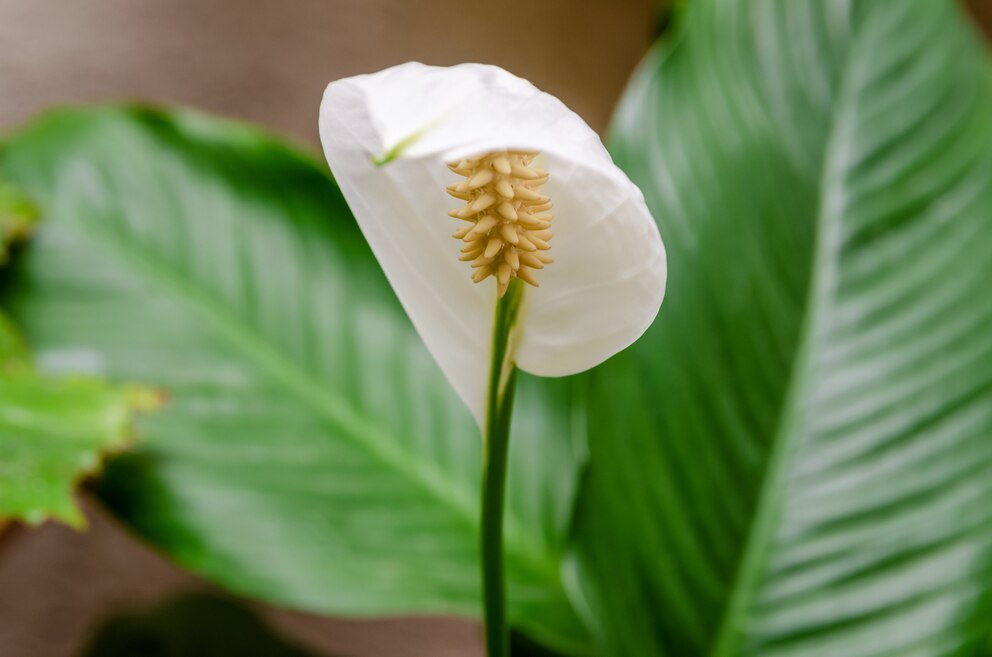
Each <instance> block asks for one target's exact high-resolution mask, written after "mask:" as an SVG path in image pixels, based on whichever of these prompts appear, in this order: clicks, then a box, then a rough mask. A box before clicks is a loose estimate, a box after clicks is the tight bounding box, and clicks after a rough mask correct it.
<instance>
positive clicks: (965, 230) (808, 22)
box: [576, 0, 992, 657]
mask: <svg viewBox="0 0 992 657" xmlns="http://www.w3.org/2000/svg"><path fill="white" fill-rule="evenodd" d="M683 18H684V20H683V21H682V23H681V24H680V26H679V27H678V29H677V32H676V33H674V34H672V35H671V36H669V37H668V39H667V42H666V43H664V44H663V45H661V46H660V47H658V48H656V49H655V51H654V52H652V54H651V55H650V56H649V58H648V60H647V61H646V62H645V64H644V65H643V67H642V69H641V70H640V71H639V73H638V74H637V76H636V78H635V80H634V82H633V84H632V86H631V88H630V90H629V91H628V92H627V94H626V97H625V98H624V100H623V102H622V106H621V108H620V111H619V114H618V117H617V120H616V123H615V125H614V134H613V139H612V150H613V152H614V155H615V156H616V157H617V159H618V161H619V162H620V164H621V166H623V167H624V168H625V169H626V170H627V172H628V173H629V174H630V175H631V176H632V178H633V179H634V181H635V182H637V183H638V184H639V186H640V187H641V188H642V189H643V190H644V192H645V195H646V197H647V199H648V203H649V205H650V206H651V208H652V211H653V213H654V214H655V216H656V218H657V219H658V221H659V223H660V226H661V232H662V236H663V237H664V239H665V241H666V245H667V247H668V250H669V257H670V279H669V280H670V282H669V288H668V297H667V299H666V301H665V305H664V307H663V308H662V311H661V314H660V316H659V318H658V321H657V322H656V323H655V325H654V327H653V328H652V329H651V330H650V331H649V333H648V334H647V335H646V336H645V337H644V338H643V339H642V340H641V341H640V342H638V343H637V344H636V345H635V346H634V347H633V348H632V349H630V350H628V351H627V352H625V353H623V354H621V355H620V356H619V357H617V358H614V359H613V360H612V361H611V362H610V363H609V364H608V365H607V366H605V367H603V368H600V369H598V370H596V371H595V372H594V373H593V375H592V376H591V377H590V378H589V385H590V386H591V390H590V399H591V400H592V401H593V404H592V406H591V416H590V418H589V427H590V453H591V457H590V463H591V470H590V472H589V479H588V487H586V488H584V489H583V493H582V495H581V498H580V503H579V508H578V512H577V514H576V517H577V518H578V523H579V526H578V538H577V563H578V564H579V566H580V571H581V572H582V573H584V575H585V577H584V578H583V581H584V582H586V583H587V584H588V583H589V582H594V583H595V585H592V586H587V587H586V589H585V590H586V594H587V596H588V601H589V604H590V605H591V606H592V613H591V617H596V618H597V623H598V624H597V627H596V633H597V635H598V637H599V640H600V641H601V644H602V646H603V649H602V652H603V654H610V655H624V656H631V657H644V656H645V655H665V656H669V657H691V656H694V655H711V656H713V657H730V656H732V655H748V656H751V655H753V656H758V655H760V656H761V657H784V656H787V655H788V656H790V657H791V656H795V657H799V656H803V657H841V656H842V657H869V656H870V657H882V656H891V657H897V656H898V657H914V656H920V657H932V656H937V655H972V656H974V655H986V654H989V650H990V645H992V644H990V636H992V633H990V628H992V77H990V69H989V64H988V61H987V56H986V54H985V52H984V50H983V47H982V45H981V44H980V43H979V41H978V39H977V38H976V36H975V35H974V34H973V33H972V31H971V29H970V28H969V26H968V25H967V24H966V21H965V19H964V18H963V17H962V16H961V15H959V13H958V8H957V7H956V5H955V4H954V3H951V2H946V1H940V2H938V1H935V0H899V1H898V2H857V1H855V2H839V1H838V2H834V1H827V0H761V1H752V0H699V1H696V2H691V3H687V8H686V11H685V15H684V17H683Z"/></svg>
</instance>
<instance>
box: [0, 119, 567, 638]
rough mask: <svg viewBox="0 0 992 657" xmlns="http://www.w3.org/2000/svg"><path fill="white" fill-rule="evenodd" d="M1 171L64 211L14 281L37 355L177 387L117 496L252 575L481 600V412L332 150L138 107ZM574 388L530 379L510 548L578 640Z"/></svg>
mask: <svg viewBox="0 0 992 657" xmlns="http://www.w3.org/2000/svg"><path fill="white" fill-rule="evenodd" d="M0 167H2V170H3V172H4V174H5V175H7V176H8V177H9V179H10V180H12V181H13V182H14V183H15V184H17V185H19V186H20V187H21V188H22V189H24V190H25V191H26V192H27V193H29V194H30V195H31V196H32V197H33V198H36V199H38V201H39V203H40V205H41V209H42V214H43V216H44V219H45V220H44V221H43V222H42V227H41V228H40V229H39V231H38V234H37V237H36V239H35V240H34V241H33V242H32V244H31V247H30V248H29V249H28V250H27V252H26V253H25V254H24V257H23V258H20V259H19V260H18V262H17V264H16V266H15V267H14V269H13V272H12V274H11V276H9V279H10V281H9V283H10V284H9V285H8V289H7V290H6V292H5V293H4V294H3V295H2V302H3V303H5V304H7V306H8V307H9V308H10V310H11V312H12V314H13V316H14V317H15V319H16V320H17V321H18V322H19V323H20V324H21V325H22V326H23V327H24V330H25V333H26V334H27V336H28V337H29V340H30V342H31V344H32V346H33V347H34V348H35V349H36V350H37V354H38V359H39V363H40V364H41V366H42V367H43V368H44V369H45V370H46V371H48V372H76V371H86V372H91V373H97V374H101V375H106V376H109V377H111V378H113V379H116V380H140V381H143V382H148V383H151V384H154V385H156V386H160V387H161V388H163V389H165V390H166V391H168V393H169V394H170V397H171V399H170V403H169V404H168V406H167V408H166V409H165V410H164V411H163V412H162V413H159V414H156V415H155V416H153V417H149V418H147V420H145V421H142V422H141V423H140V426H139V430H140V431H141V434H142V441H141V443H140V445H139V447H138V449H137V451H136V452H135V453H134V454H133V455H130V456H128V457H126V458H122V459H120V460H119V461H117V462H116V463H114V464H113V467H111V468H110V469H109V471H108V473H107V476H106V477H105V478H104V483H103V486H102V489H101V490H102V493H103V495H104V497H105V498H106V499H107V500H108V502H109V503H110V505H111V506H112V507H113V508H114V509H115V510H116V511H117V512H119V513H120V514H121V515H122V516H123V517H124V518H125V519H127V520H128V521H129V522H131V523H132V524H133V525H134V526H135V527H136V528H137V529H138V530H139V531H140V532H141V533H142V534H144V535H145V536H146V537H148V538H149V539H150V540H152V541H154V542H155V543H157V544H158V545H160V546H161V547H162V548H163V549H165V550H166V551H167V552H168V553H170V554H171V555H172V556H173V557H175V558H176V559H177V560H178V561H179V562H180V563H181V564H183V565H185V566H187V567H189V568H191V569H192V570H194V571H196V572H199V573H202V574H204V575H206V576H208V577H210V578H213V579H214V580H216V581H218V582H221V583H222V584H224V585H226V586H228V587H229V588H231V589H233V590H235V591H238V592H241V593H246V594H251V595H254V596H258V597H263V598H267V599H269V600H274V601H277V602H279V603H283V604H288V605H293V606H296V607H302V608H306V609H311V610H316V611H324V612H335V613H349V614H352V613H354V614H359V613H360V614H369V613H392V612H409V611H416V612H455V613H475V612H476V611H477V607H478V604H479V585H478V581H479V572H478V564H477V525H478V518H477V516H478V511H477V507H478V497H479V475H480V470H481V440H480V438H479V432H478V428H477V427H476V425H475V424H474V422H473V420H472V419H471V417H470V416H469V414H468V412H467V411H466V410H465V409H463V408H462V406H461V404H460V403H459V402H458V401H457V399H456V397H455V395H454V393H453V392H452V391H451V390H450V389H449V387H448V386H447V384H446V382H445V381H444V379H443V378H442V377H441V375H440V373H439V371H438V369H437V368H436V366H435V364H434V363H433V361H432V360H431V358H430V357H429V355H428V354H427V352H426V350H425V349H424V348H423V346H422V344H421V342H420V340H419V339H418V337H417V335H416V333H415V332H414V331H413V329H412V327H411V326H410V324H409V322H408V320H407V319H406V317H405V315H404V314H403V312H402V309H401V308H400V307H399V305H398V304H397V303H396V301H395V298H394V297H393V294H392V292H391V290H390V288H389V286H388V284H387V283H386V282H385V279H384V277H383V276H382V274H381V272H380V270H379V268H378V265H377V263H376V262H375V260H374V259H373V257H372V256H371V253H370V251H369V250H368V248H367V246H366V244H365V242H364V240H363V238H362V236H361V234H360V233H359V231H358V230H357V228H356V226H355V224H354V222H353V220H352V218H351V216H350V214H349V212H348V210H347V207H346V206H345V204H344V201H343V200H342V197H341V195H340V193H339V192H338V191H337V189H336V187H335V185H334V184H333V183H332V182H331V180H330V179H329V178H328V176H327V175H326V173H325V172H324V170H323V168H322V167H320V166H318V165H316V164H315V163H314V162H313V161H311V160H310V159H309V158H308V157H304V156H301V155H299V154H298V153H296V152H294V151H293V150H291V149H289V148H287V147H285V146H283V145H281V144H279V143H278V142H277V141H276V140H274V139H271V138H269V137H267V136H264V135H262V134H259V133H258V132H257V131H255V130H253V129H250V128H248V127H245V126H240V125H236V124H231V123H226V122H221V121H218V120H214V119H209V118H206V117H203V116H200V115H196V114H192V113H186V112H179V113H175V114H165V113H161V112H157V111H152V110H142V109H108V110H95V111H78V112H62V113H57V114H51V115H48V116H47V117H45V118H43V119H41V120H39V121H38V122H36V123H35V124H34V125H32V126H30V127H29V128H27V129H25V130H24V131H22V132H20V133H18V134H17V135H16V136H15V137H14V138H12V139H11V140H10V141H9V142H8V143H7V145H6V147H5V149H4V152H3V155H2V159H0ZM439 191H443V190H439ZM396 219H397V220H402V218H401V217H397V218H396ZM438 220H439V221H443V220H444V218H443V217H440V218H439V219H438ZM568 385H569V383H568V382H563V383H562V384H561V386H559V387H557V388H555V389H552V390H551V391H550V392H546V391H545V390H544V389H543V388H541V389H540V390H539V389H538V388H537V387H535V386H534V385H532V383H531V382H525V386H524V388H523V390H522V391H521V394H520V395H519V399H520V403H521V409H522V413H523V416H522V422H520V423H518V431H517V432H516V435H515V444H514V451H513V463H512V464H511V470H512V472H513V475H512V477H511V483H510V486H511V490H510V494H509V495H510V500H509V509H508V517H507V537H506V550H507V560H508V568H509V573H510V597H511V599H512V601H513V606H512V609H511V612H510V613H511V617H512V619H513V622H514V623H515V624H516V625H517V626H518V627H522V628H524V629H526V630H527V631H529V632H530V633H531V634H532V635H533V636H536V637H539V638H540V639H542V640H543V641H545V642H548V643H551V644H554V645H556V646H558V647H561V648H563V649H570V648H575V649H578V647H579V646H581V645H582V641H583V629H582V627H581V625H580V624H579V623H578V620H577V619H576V617H575V615H574V613H573V612H572V610H571V607H570V605H569V603H568V601H567V598H566V595H565V593H564V591H563V585H562V581H561V575H560V561H559V555H560V553H561V551H562V550H563V545H562V544H563V536H564V531H565V528H566V526H567V520H568V518H569V513H570V509H571V507H572V496H573V492H574V488H575V482H576V472H577V469H578V465H577V464H578V462H579V461H580V459H581V456H582V453H583V452H582V445H581V444H580V443H575V444H573V441H572V437H571V432H569V431H555V432H552V431H549V430H547V429H546V426H545V424H543V423H546V422H550V421H552V420H557V418H556V417H555V414H556V413H561V414H562V419H561V422H558V424H561V423H564V424H563V425H562V426H566V427H567V421H568V418H569V417H570V411H569V405H568V404H569V401H568V389H567V388H568ZM528 408H529V409H530V411H531V412H529V411H528ZM538 409H540V410H541V412H533V411H536V410H538ZM545 418H547V419H545Z"/></svg>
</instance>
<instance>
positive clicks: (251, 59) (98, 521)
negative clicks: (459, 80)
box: [0, 0, 992, 657]
mask: <svg viewBox="0 0 992 657" xmlns="http://www.w3.org/2000/svg"><path fill="white" fill-rule="evenodd" d="M658 5H659V3H658V2H656V0H571V1H570V0H501V2H499V3H470V2H465V1H464V0H351V1H349V0H283V1H282V2H268V1H266V0H199V1H198V0H86V1H82V0H0V132H2V131H4V130H7V129H9V128H11V127H13V126H15V125H16V124H17V123H19V122H21V121H24V120H26V119H28V118H29V117H30V116H31V115H32V114H34V113H35V112H37V111H38V110H40V109H42V108H44V107H46V106H49V105H52V104H66V103H81V102H82V103H90V102H101V101H106V100H121V99H141V100H153V101H157V102H162V103H181V104H186V105H192V106H196V107H200V108H204V109H208V110H211V111H214V112H217V113H220V114H224V115H229V116H235V117H239V118H243V119H248V120H251V121H254V122H257V123H261V124H263V125H265V126H268V127H269V128H271V129H274V130H276V131H278V132H280V133H283V134H285V135H288V136H290V137H292V138H294V139H296V140H297V141H299V142H302V143H306V144H316V135H317V133H316V115H317V107H318V103H319V100H320V96H321V93H322V91H323V88H324V85H326V83H327V82H328V81H330V80H332V79H336V78H339V77H343V76H347V75H352V74H356V73H364V72H369V71H374V70H377V69H380V68H384V67H386V66H389V65H391V64H396V63H399V62H403V61H408V60H421V61H424V62H427V63H432V64H453V63H458V62H463V61H480V62H486V63H493V64H499V65H501V66H503V67H505V68H507V69H509V70H511V71H513V72H515V73H517V74H519V75H522V76H524V77H526V78H528V79H530V80H531V81H533V82H534V83H535V84H537V85H538V86H539V87H541V88H543V89H545V90H546V91H549V92H551V93H553V94H555V95H557V96H558V97H560V98H561V99H562V100H563V101H565V103H567V104H568V105H569V106H571V107H572V108H573V109H575V110H576V111H577V112H578V113H579V114H581V115H582V116H583V117H585V119H586V120H587V121H588V122H589V123H590V124H591V125H592V126H593V127H594V128H596V129H598V130H602V129H603V128H605V126H606V123H607V120H608V118H609V115H610V112H611V110H612V107H613V105H614V103H615V102H616V99H617V97H618V96H619V94H620V92H621V90H622V88H623V85H624V84H625V82H626V80H627V78H628V76H629V75H630V73H631V71H632V70H633V68H634V66H635V65H636V64H637V62H638V60H639V59H640V57H641V56H642V54H643V53H644V51H645V49H646V48H647V47H648V45H649V44H650V42H651V39H652V34H653V31H654V27H655V26H656V25H657V24H658V15H659V11H658ZM971 8H972V10H973V11H974V13H975V15H976V17H978V19H979V21H980V22H981V23H982V24H983V25H984V26H986V29H989V28H990V27H992V0H974V1H973V2H971ZM86 507H87V510H88V515H89V517H90V519H91V526H90V529H89V531H88V532H86V533H85V534H75V533H73V532H71V531H69V530H67V529H65V528H62V527H57V526H48V527H45V528H42V529H40V530H26V529H23V528H19V527H15V528H13V529H11V530H8V531H7V532H5V533H4V534H3V535H2V536H0V656H2V657H69V656H71V655H76V654H78V651H79V650H80V646H81V645H82V644H83V643H85V641H86V639H87V638H88V637H89V635H90V634H91V633H92V631H93V628H94V627H95V625H96V623H97V622H98V621H99V619H100V618H102V617H103V616H105V615H106V614H107V613H112V612H116V611H121V610H129V609H141V608H143V607H146V606H149V605H152V604H154V603H155V602H157V601H160V600H164V599H166V598H168V597H170V596H171V595H172V594H174V593H176V592H179V591H185V590H190V589H196V588H205V587H206V585H205V584H203V583H201V582H198V581H196V580H195V579H194V578H192V577H191V576H189V575H186V574H184V573H182V572H181V571H179V570H178V569H176V568H175V567H173V566H171V565H170V564H169V563H168V562H167V561H166V560H165V559H163V558H162V557H160V556H158V555H157V554H155V553H154V552H153V551H152V550H150V549H149V548H147V547H145V546H143V545H142V544H140V543H139V542H138V541H137V540H135V539H133V538H132V537H130V536H129V535H128V534H127V532H126V530H125V529H124V528H122V527H120V526H119V525H118V524H117V523H116V522H115V521H114V520H113V519H112V518H110V517H109V516H108V515H107V514H106V513H105V512H103V511H102V510H101V509H100V508H99V505H98V504H97V503H95V502H93V501H92V500H87V502H86ZM256 608H257V609H258V610H259V611H260V612H261V613H262V614H263V616H264V617H265V618H266V619H267V620H269V621H270V622H271V623H272V624H273V625H274V626H275V627H276V628H277V629H278V630H279V631H280V632H282V633H283V634H284V635H285V636H287V637H290V638H291V639H292V640H293V641H295V642H296V643H298V644H299V645H302V646H305V647H308V648H310V649H312V650H314V651H315V652H317V653H318V654H335V655H339V656H341V657H383V656H386V655H389V656H391V657H455V656H456V655H457V656H459V657H470V656H472V655H481V654H482V651H481V642H480V634H479V630H478V627H477V626H476V625H475V624H474V623H472V622H469V621H464V620H454V619H396V620H383V621H348V620H332V619H321V618H316V617H313V616H308V615H306V614H300V613H293V612H288V611H284V610H277V609H273V608H271V607H267V606H264V605H257V606H256Z"/></svg>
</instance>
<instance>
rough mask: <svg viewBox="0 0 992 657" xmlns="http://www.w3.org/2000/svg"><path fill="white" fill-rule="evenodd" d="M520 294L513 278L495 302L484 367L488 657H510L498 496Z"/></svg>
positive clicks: (507, 432) (503, 470) (484, 595)
mask: <svg viewBox="0 0 992 657" xmlns="http://www.w3.org/2000/svg"><path fill="white" fill-rule="evenodd" d="M522 297H523V286H522V285H521V284H520V282H519V281H516V280H514V281H512V282H511V283H510V287H509V288H508V289H507V291H506V294H505V295H504V296H503V298H502V299H500V300H499V301H497V302H496V321H495V325H494V327H493V354H492V362H491V364H490V368H489V397H488V401H487V405H486V427H485V462H484V463H483V466H482V527H481V541H480V544H481V552H482V601H483V613H484V619H485V633H486V654H487V655H488V656H489V657H508V655H509V643H510V641H509V639H510V635H509V631H508V630H507V626H506V584H505V580H504V576H503V500H504V497H505V491H506V464H507V455H508V453H509V447H510V420H511V417H512V415H513V392H514V387H515V383H516V379H517V370H516V367H515V366H514V363H513V360H512V355H511V353H510V337H511V333H512V329H513V325H514V323H515V322H516V319H517V312H518V311H519V309H520V302H521V299H522Z"/></svg>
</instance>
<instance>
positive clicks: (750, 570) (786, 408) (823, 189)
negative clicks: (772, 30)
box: [710, 39, 854, 657]
mask: <svg viewBox="0 0 992 657" xmlns="http://www.w3.org/2000/svg"><path fill="white" fill-rule="evenodd" d="M846 47H847V51H846V53H845V58H844V62H843V64H842V67H841V73H840V76H839V77H838V83H837V89H838V90H839V93H838V97H837V99H836V100H835V102H834V104H833V106H832V107H831V108H830V111H831V116H832V117H833V118H832V121H831V123H830V126H829V129H828V132H827V137H826V140H825V142H824V144H825V145H824V151H823V162H822V165H821V168H820V179H819V181H818V186H817V199H818V204H817V209H816V217H815V226H816V230H815V232H814V245H815V246H814V255H813V257H812V258H811V262H810V266H811V272H810V276H809V284H808V286H807V293H806V307H805V311H804V313H803V316H802V319H801V324H800V329H799V342H798V344H797V345H796V350H795V359H794V361H793V366H792V368H791V369H790V372H789V381H788V383H787V385H786V389H785V394H784V395H783V396H782V405H781V407H780V410H779V413H778V416H779V423H778V427H777V430H776V432H775V438H774V440H773V442H772V451H771V453H770V454H769V457H768V467H767V468H766V469H765V473H764V476H763V478H762V481H761V487H760V489H759V490H760V492H759V493H758V499H757V503H756V504H755V507H754V509H755V511H754V515H753V516H752V518H751V524H750V526H749V530H748V532H747V543H746V545H745V548H744V552H743V554H742V556H741V559H740V562H739V566H738V569H737V572H736V574H735V576H734V580H733V586H732V588H731V596H730V599H729V600H728V602H727V604H726V607H725V609H724V613H723V616H722V618H721V620H720V625H719V629H718V632H717V634H716V639H715V641H714V642H713V644H712V648H711V650H710V657H733V656H734V655H735V651H736V649H737V648H738V644H739V641H740V634H739V633H738V632H737V630H738V629H739V627H741V626H742V625H743V620H744V618H745V614H746V612H747V606H748V603H749V602H750V601H751V596H752V595H753V591H754V588H755V584H756V581H757V579H758V578H759V577H760V575H761V573H762V570H763V566H764V564H765V556H766V552H767V547H768V544H769V542H770V539H771V538H772V532H773V530H774V527H775V520H776V518H777V514H778V512H779V511H780V509H781V504H782V499H783V495H782V487H781V486H780V485H779V483H780V479H781V473H782V470H783V468H784V466H785V463H786V460H787V456H788V455H789V452H790V449H789V448H790V447H791V446H792V441H793V439H794V437H795V435H796V431H795V428H796V424H797V422H798V421H799V420H800V419H801V418H800V405H799V404H798V401H799V399H801V398H802V395H803V393H804V392H805V387H806V384H807V381H808V376H809V364H810V362H811V358H812V354H813V351H814V349H815V346H816V345H815V344H814V340H813V337H814V334H815V327H816V326H818V320H819V318H820V317H821V316H822V314H823V313H824V312H825V308H826V307H827V305H828V303H829V301H830V297H829V292H830V291H831V290H832V289H833V288H832V283H833V280H834V279H833V278H832V275H833V274H834V273H835V272H836V270H837V258H836V254H837V251H838V248H837V243H836V240H835V239H828V238H835V234H834V233H836V228H837V227H838V226H837V225H836V224H837V222H836V221H832V218H833V216H834V215H833V214H832V213H831V211H836V210H837V209H838V208H834V207H833V204H832V203H831V201H833V200H834V198H835V197H833V196H830V189H831V187H832V185H833V183H834V182H835V178H834V174H835V173H836V170H837V164H836V158H837V157H838V149H839V148H840V144H841V143H843V140H840V137H839V135H846V132H844V130H843V128H845V127H846V126H847V122H846V119H847V117H848V114H849V111H850V109H849V108H850V105H849V102H850V94H851V89H850V85H851V84H852V83H851V79H852V75H851V68H852V66H853V65H854V64H853V62H854V60H853V58H852V57H851V56H850V53H851V50H852V49H853V48H854V42H853V39H852V41H851V42H850V43H848V44H847V46H846ZM839 140H840V141H839Z"/></svg>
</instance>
